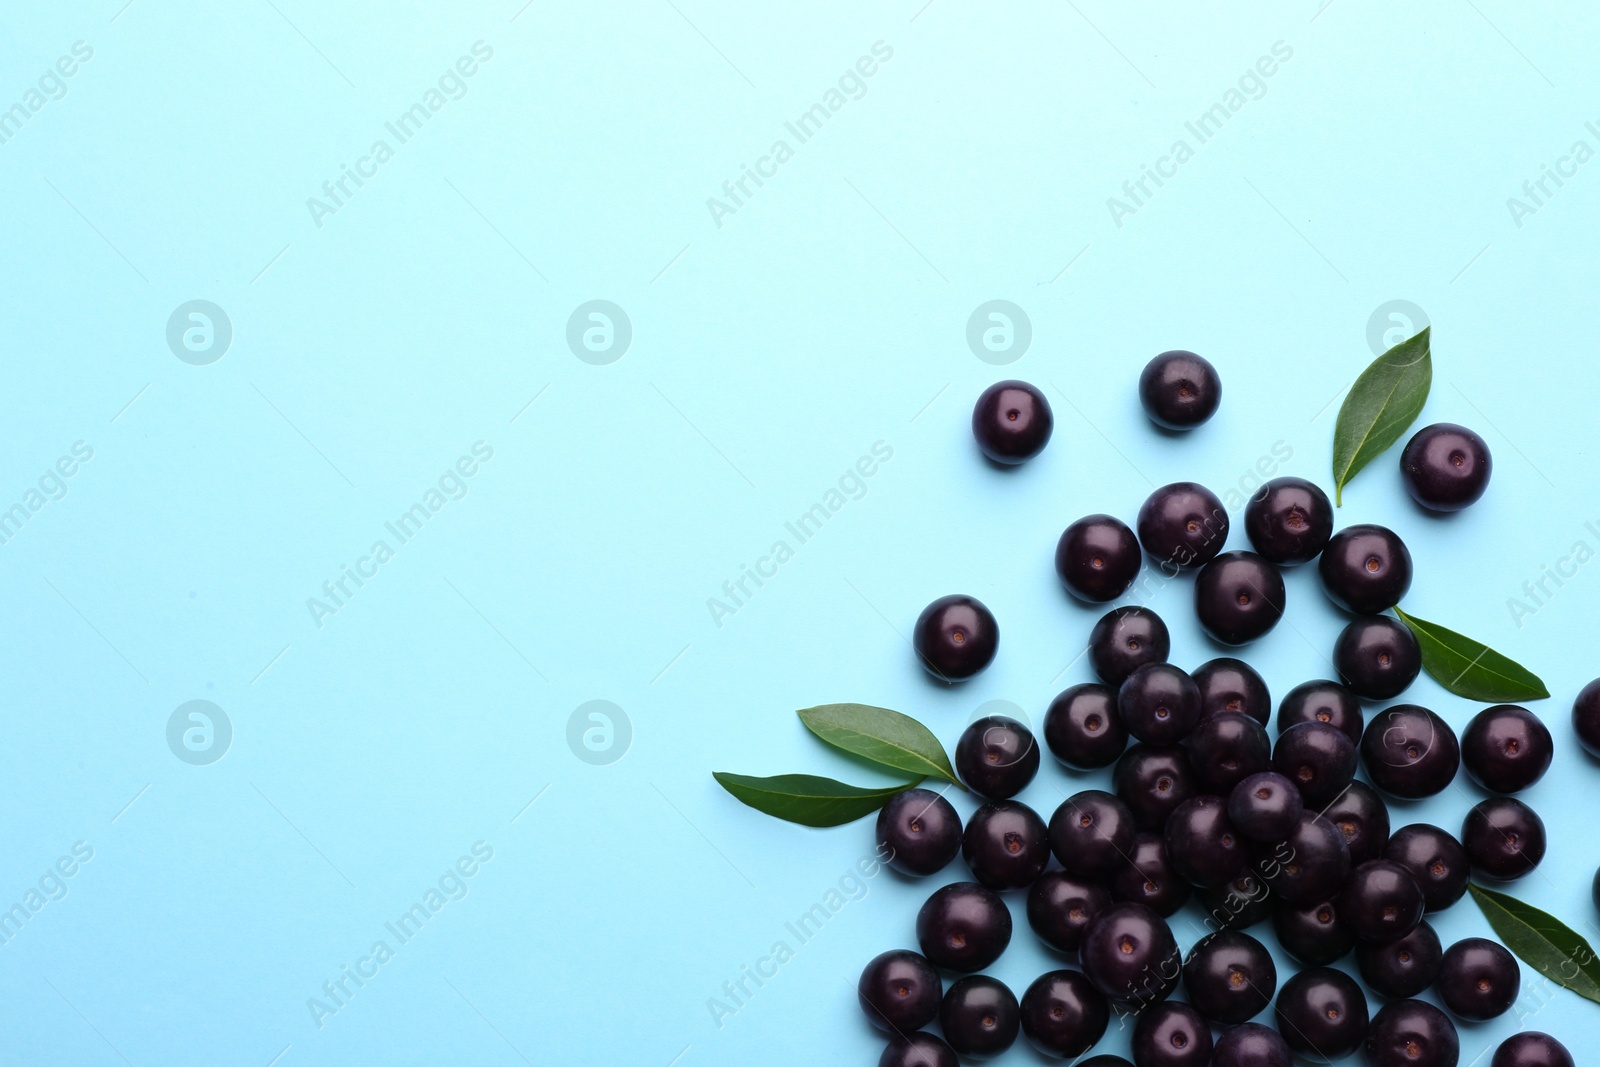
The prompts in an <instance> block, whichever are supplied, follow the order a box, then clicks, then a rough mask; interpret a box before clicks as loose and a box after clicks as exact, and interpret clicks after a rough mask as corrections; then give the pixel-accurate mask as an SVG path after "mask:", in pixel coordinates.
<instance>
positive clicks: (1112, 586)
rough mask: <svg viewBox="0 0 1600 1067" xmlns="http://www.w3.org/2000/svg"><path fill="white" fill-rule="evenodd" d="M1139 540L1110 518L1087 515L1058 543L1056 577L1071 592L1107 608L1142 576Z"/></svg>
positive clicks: (1124, 524)
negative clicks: (1110, 601) (1110, 602)
mask: <svg viewBox="0 0 1600 1067" xmlns="http://www.w3.org/2000/svg"><path fill="white" fill-rule="evenodd" d="M1141 562H1142V560H1141V558H1140V555H1139V540H1138V538H1136V537H1134V536H1133V531H1132V530H1130V529H1128V524H1127V523H1125V522H1123V521H1122V520H1121V519H1117V518H1113V517H1112V516H1110V515H1085V516H1084V517H1083V518H1081V519H1079V520H1078V521H1077V522H1074V523H1073V524H1072V525H1071V526H1068V527H1067V528H1066V530H1064V531H1063V532H1062V534H1061V540H1059V541H1057V542H1056V575H1057V576H1058V577H1060V579H1061V584H1062V585H1064V586H1066V589H1067V592H1069V593H1071V594H1072V595H1073V596H1075V597H1077V598H1078V599H1079V600H1086V601H1088V602H1089V603H1091V604H1104V603H1105V602H1107V601H1109V600H1115V599H1117V597H1119V596H1121V595H1122V594H1123V593H1126V592H1127V591H1128V587H1129V586H1131V585H1132V584H1133V580H1134V579H1135V578H1137V577H1138V576H1139V566H1140V564H1141Z"/></svg>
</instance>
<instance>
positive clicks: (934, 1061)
mask: <svg viewBox="0 0 1600 1067" xmlns="http://www.w3.org/2000/svg"><path fill="white" fill-rule="evenodd" d="M959 1063H960V1061H959V1060H957V1059H956V1053H955V1050H954V1049H952V1048H951V1047H950V1046H949V1045H947V1044H945V1043H944V1042H943V1041H942V1040H940V1039H939V1038H937V1037H935V1036H934V1035H932V1034H930V1033H928V1032H927V1031H926V1030H916V1031H913V1032H912V1033H909V1034H904V1035H902V1034H896V1035H894V1036H893V1037H891V1038H890V1039H889V1043H888V1044H887V1045H885V1046H884V1049H883V1055H881V1056H879V1057H878V1067H958V1064H959Z"/></svg>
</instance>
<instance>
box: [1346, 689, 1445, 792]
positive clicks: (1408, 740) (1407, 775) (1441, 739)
mask: <svg viewBox="0 0 1600 1067" xmlns="http://www.w3.org/2000/svg"><path fill="white" fill-rule="evenodd" d="M1361 765H1362V767H1363V768H1365V770H1366V772H1367V777H1368V778H1371V779H1372V784H1373V785H1375V786H1377V787H1378V788H1379V789H1381V790H1383V791H1384V792H1385V793H1388V794H1389V795H1390V796H1396V797H1404V798H1405V799H1407V800H1418V799H1420V798H1422V797H1431V796H1433V795H1435V794H1436V793H1441V792H1443V791H1444V788H1445V786H1447V785H1449V784H1450V783H1451V782H1452V781H1453V780H1454V779H1455V776H1456V769H1457V768H1458V767H1460V766H1461V745H1460V744H1459V743H1458V742H1457V741H1456V734H1455V731H1454V730H1452V729H1450V724H1449V723H1447V722H1445V721H1444V720H1443V719H1441V718H1439V716H1437V715H1435V714H1434V713H1433V712H1431V711H1429V710H1428V709H1427V708H1424V707H1421V706H1420V705H1417V704H1396V705H1395V706H1394V707H1392V708H1388V709H1387V710H1385V711H1381V712H1379V713H1378V714H1376V715H1374V716H1373V717H1372V721H1370V722H1368V723H1367V728H1366V730H1365V731H1364V732H1363V733H1362V735H1361Z"/></svg>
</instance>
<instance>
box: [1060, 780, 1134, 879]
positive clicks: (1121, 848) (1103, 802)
mask: <svg viewBox="0 0 1600 1067" xmlns="http://www.w3.org/2000/svg"><path fill="white" fill-rule="evenodd" d="M1135 833H1137V827H1135V826H1134V822H1133V813H1132V812H1131V811H1129V810H1128V806H1127V805H1126V804H1124V803H1123V802H1122V801H1120V800H1118V799H1117V798H1116V797H1114V796H1112V795H1111V794H1110V793H1107V792H1104V791H1102V790H1099V789H1085V790H1083V791H1082V792H1080V793H1074V794H1073V795H1072V796H1070V797H1068V798H1067V799H1066V800H1063V801H1062V802H1061V806H1060V807H1058V808H1057V809H1056V810H1055V814H1054V815H1052V816H1050V850H1051V851H1052V852H1054V853H1055V856H1056V859H1057V860H1059V861H1060V863H1061V866H1062V867H1063V868H1064V869H1065V870H1067V871H1069V872H1070V873H1072V874H1078V875H1083V876H1084V877H1088V878H1104V877H1106V876H1108V875H1110V874H1113V873H1115V872H1116V871H1117V870H1118V869H1120V868H1121V866H1122V865H1123V864H1124V863H1126V862H1127V861H1128V852H1129V850H1130V849H1132V848H1133V837H1134V834H1135Z"/></svg>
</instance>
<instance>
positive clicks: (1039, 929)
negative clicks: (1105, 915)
mask: <svg viewBox="0 0 1600 1067" xmlns="http://www.w3.org/2000/svg"><path fill="white" fill-rule="evenodd" d="M1110 906H1111V893H1110V892H1109V891H1108V890H1107V889H1106V887H1105V885H1104V883H1102V882H1101V881H1099V880H1098V879H1095V880H1090V879H1087V878H1080V877H1078V876H1077V875H1073V874H1068V873H1067V872H1066V871H1063V870H1057V869H1055V868H1051V869H1050V870H1048V871H1045V872H1044V874H1042V875H1040V876H1039V880H1038V881H1037V882H1034V883H1033V888H1032V889H1030V890H1029V891H1028V925H1029V926H1030V927H1032V928H1033V932H1034V933H1035V934H1038V935H1039V940H1041V941H1043V942H1044V943H1045V944H1047V945H1049V946H1050V947H1051V948H1053V949H1057V950H1059V951H1061V952H1076V951H1078V946H1079V945H1081V944H1082V943H1083V931H1084V930H1085V929H1087V928H1088V926H1089V923H1090V922H1091V921H1093V919H1094V917H1095V916H1096V915H1098V914H1100V913H1101V912H1102V911H1104V910H1105V909H1106V908H1108V907H1110Z"/></svg>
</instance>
